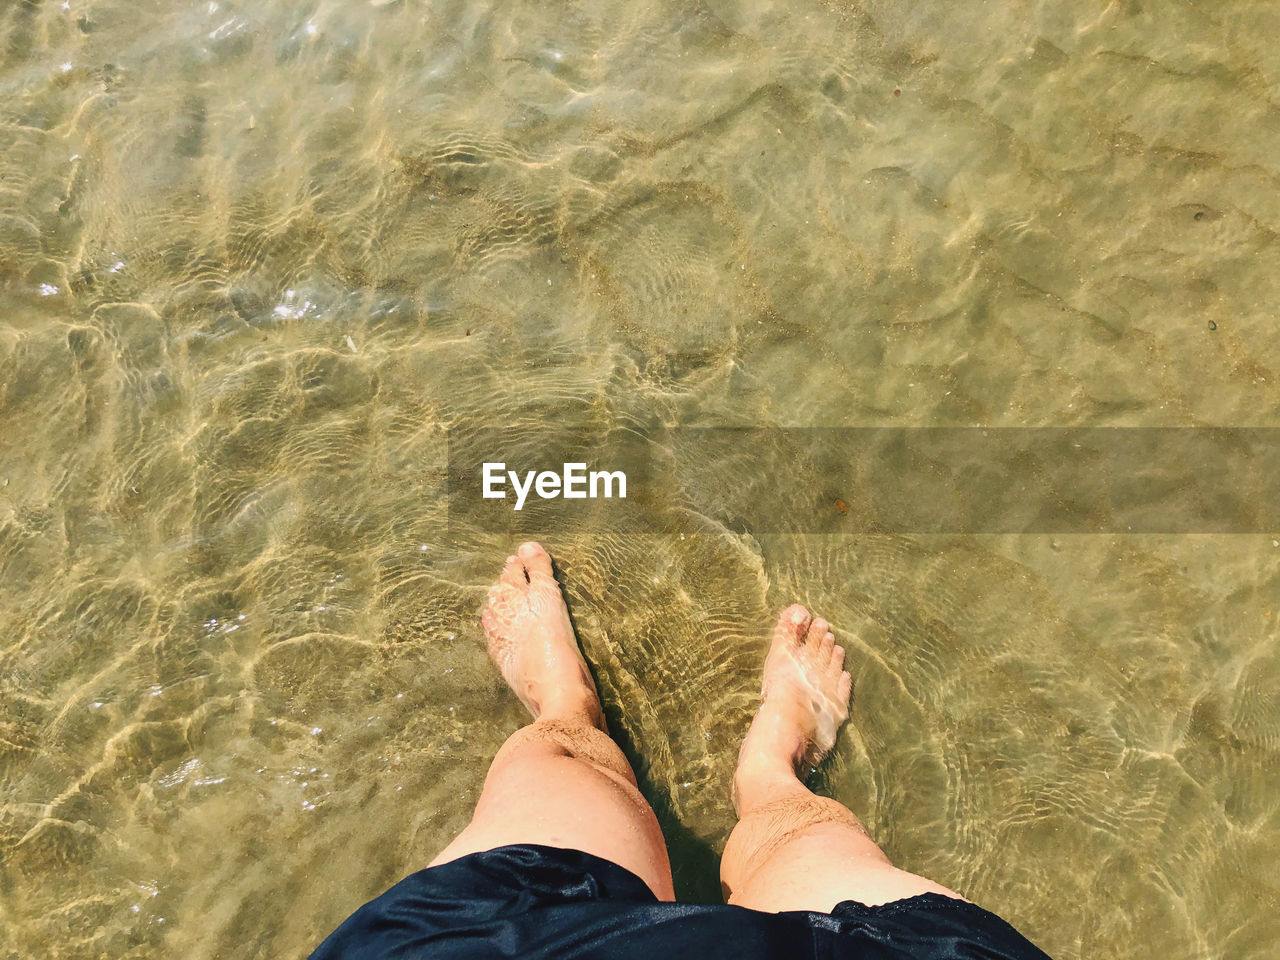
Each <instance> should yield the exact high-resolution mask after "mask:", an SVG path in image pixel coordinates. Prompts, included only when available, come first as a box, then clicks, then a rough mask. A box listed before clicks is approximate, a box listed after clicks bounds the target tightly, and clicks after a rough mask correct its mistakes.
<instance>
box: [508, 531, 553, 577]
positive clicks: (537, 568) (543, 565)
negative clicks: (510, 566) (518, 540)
mask: <svg viewBox="0 0 1280 960" xmlns="http://www.w3.org/2000/svg"><path fill="white" fill-rule="evenodd" d="M516 553H517V554H519V556H520V560H521V561H522V562H523V563H524V566H525V569H527V570H528V571H529V572H530V573H541V574H546V575H547V576H548V577H549V576H551V575H552V574H551V554H549V553H547V551H546V550H545V549H543V546H542V544H540V543H537V542H535V541H533V540H530V541H528V542H526V543H522V544H520V549H519V550H517V551H516Z"/></svg>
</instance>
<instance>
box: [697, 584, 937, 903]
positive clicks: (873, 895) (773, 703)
mask: <svg viewBox="0 0 1280 960" xmlns="http://www.w3.org/2000/svg"><path fill="white" fill-rule="evenodd" d="M843 664H844V650H843V648H841V647H840V646H839V645H838V644H837V643H836V642H835V636H834V634H832V633H831V631H830V626H829V624H828V623H827V622H826V621H825V620H823V619H822V618H821V617H818V618H816V619H814V618H811V617H810V616H809V614H808V611H806V610H805V609H804V608H803V607H801V606H799V605H798V604H796V605H793V606H791V607H788V608H787V609H786V610H784V611H783V612H782V615H781V617H780V618H779V620H778V625H777V627H776V628H775V629H774V635H773V643H772V645H771V646H770V649H769V654H768V657H767V658H766V660H765V667H764V681H763V684H762V687H761V699H762V702H761V706H760V711H759V713H757V714H756V717H755V719H754V720H753V721H752V724H751V728H750V730H749V731H748V732H747V737H746V739H745V740H744V741H743V745H742V751H741V753H740V754H739V758H738V768H737V771H736V772H735V774H734V802H735V805H736V807H737V810H738V816H739V821H738V825H737V826H736V827H735V828H734V830H733V833H732V834H731V835H730V837H729V842H728V845H727V846H726V847H725V851H724V857H723V858H722V860H721V866H720V877H721V882H722V885H723V886H724V889H725V891H726V894H727V896H728V899H729V902H730V903H733V904H737V905H739V906H744V907H750V908H752V909H755V910H764V911H767V912H771V913H777V912H781V911H784V910H813V911H817V912H824V913H825V912H829V911H830V910H831V908H832V907H834V906H835V905H836V904H837V903H839V902H841V901H842V900H856V901H858V902H859V903H863V904H866V905H868V906H870V905H874V904H879V903H886V902H888V901H890V900H900V899H903V898H906V897H911V896H915V895H916V894H921V893H930V892H932V893H939V894H943V895H945V896H949V897H957V898H959V894H956V893H953V892H952V891H951V890H948V889H947V888H946V887H943V886H941V885H940V884H937V883H934V882H933V881H931V880H927V879H925V878H924V877H918V876H916V875H915V874H911V873H908V872H907V871H905V870H900V869H898V868H897V867H895V866H893V864H891V863H890V862H889V858H888V857H886V856H885V855H884V853H883V852H882V851H881V850H880V848H879V847H877V846H876V844H875V843H874V842H873V841H872V839H871V838H870V837H869V836H868V835H867V832H866V830H865V829H864V828H863V826H862V824H861V822H860V821H859V820H858V818H857V817H856V816H854V814H853V813H852V812H851V811H850V810H848V809H847V808H846V807H844V806H842V805H841V804H840V803H838V802H836V801H835V800H832V799H830V798H827V797H818V796H815V795H814V794H813V793H812V792H810V791H809V790H808V789H807V788H806V787H805V786H804V784H803V783H801V781H800V779H799V778H798V777H797V775H796V771H797V769H798V768H799V767H801V766H802V765H808V764H811V763H816V762H818V761H819V760H820V759H821V758H822V756H823V755H825V754H826V752H827V751H828V750H830V749H831V747H832V745H833V744H834V743H835V735H836V731H837V730H838V729H839V726H840V724H841V723H843V722H844V720H845V719H846V718H847V717H848V713H849V694H850V683H851V681H850V677H849V674H848V673H846V672H845V671H844V669H843Z"/></svg>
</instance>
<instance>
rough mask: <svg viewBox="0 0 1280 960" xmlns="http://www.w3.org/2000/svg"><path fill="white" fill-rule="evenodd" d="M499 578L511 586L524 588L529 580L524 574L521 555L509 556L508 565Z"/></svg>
mask: <svg viewBox="0 0 1280 960" xmlns="http://www.w3.org/2000/svg"><path fill="white" fill-rule="evenodd" d="M498 580H499V582H501V583H505V584H506V585H507V586H509V587H516V588H523V587H524V586H525V585H526V584H527V583H528V582H529V580H528V578H527V577H526V576H525V574H524V564H522V563H521V562H520V558H519V557H507V565H506V566H505V567H503V568H502V575H501V576H500V577H498Z"/></svg>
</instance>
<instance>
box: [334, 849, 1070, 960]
mask: <svg viewBox="0 0 1280 960" xmlns="http://www.w3.org/2000/svg"><path fill="white" fill-rule="evenodd" d="M495 957H529V958H543V957H545V958H548V960H578V958H588V957H590V958H596V957H599V958H607V960H680V958H685V957H689V958H692V960H712V958H721V957H723V958H726V960H727V958H733V960H765V958H769V960H809V958H815V960H855V958H856V960H890V958H892V960H904V958H913V960H1048V958H1047V957H1046V955H1045V954H1044V953H1042V952H1041V951H1040V950H1039V949H1037V948H1036V947H1035V946H1034V945H1033V944H1032V943H1031V942H1030V941H1028V940H1027V939H1026V938H1025V937H1023V936H1022V935H1021V934H1019V933H1018V931H1016V930H1015V929H1013V927H1011V926H1009V924H1007V923H1005V922H1004V921H1003V920H1001V919H1000V918H999V917H997V916H996V915H995V914H992V913H988V912H987V911H986V910H983V909H982V908H981V907H978V906H975V905H973V904H971V903H966V902H964V901H963V900H955V899H952V898H951V897H944V896H940V895H939V894H936V893H926V894H923V895H921V896H918V897H911V898H909V899H907V900H896V901H894V902H892V903H886V904H883V905H881V906H878V907H866V906H863V905H862V904H860V903H855V902H853V901H852V900H846V901H845V902H844V903H841V904H838V905H837V906H836V908H835V909H834V910H833V911H832V912H831V913H809V912H803V911H796V912H789V913H760V912H758V911H756V910H746V909H744V908H742V907H731V906H726V905H723V904H698V903H662V902H660V901H659V900H658V899H657V898H656V897H655V896H654V895H653V893H652V892H651V891H650V890H649V888H648V887H647V886H646V885H645V883H644V881H643V880H641V879H640V878H639V877H637V876H636V875H635V874H634V873H631V872H630V871H629V870H625V869H623V868H622V867H620V866H618V865H617V864H615V863H610V862H609V861H608V860H602V859H600V858H599V857H595V856H592V855H591V854H589V853H583V852H581V851H579V850H561V849H557V848H555V847H543V846H532V845H526V844H521V845H517V846H510V847H499V848H497V849H496V850H487V851H485V852H484V853H476V854H472V855H471V856H467V857H462V858H461V859H459V860H454V861H453V862H451V863H445V864H441V865H440V866H438V867H430V868H428V869H426V870H420V871H418V872H417V873H415V874H412V875H411V876H409V877H406V878H405V879H404V880H401V881H400V882H399V883H397V884H396V885H395V886H394V887H392V888H391V889H390V890H388V891H387V892H386V893H384V894H383V895H382V896H380V897H378V898H377V899H376V900H371V901H370V902H369V903H366V904H365V905H364V906H363V907H361V908H360V909H359V910H357V911H356V912H355V913H353V914H352V915H351V916H350V917H348V918H347V919H346V920H345V921H344V922H343V924H342V925H341V926H340V927H338V929H337V930H335V931H334V932H333V933H332V934H330V935H329V937H328V939H326V940H325V941H324V943H322V944H320V946H319V947H318V948H317V949H316V951H315V952H314V953H313V954H311V958H310V960H393V958H394V960H427V958H430V960H464V958H465V960H472V958H474V960H482V958H483V960H493V958H495Z"/></svg>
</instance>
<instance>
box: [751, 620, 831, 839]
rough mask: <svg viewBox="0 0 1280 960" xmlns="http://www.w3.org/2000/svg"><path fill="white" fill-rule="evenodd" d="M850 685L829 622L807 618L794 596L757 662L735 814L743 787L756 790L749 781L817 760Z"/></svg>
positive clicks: (787, 774)
mask: <svg viewBox="0 0 1280 960" xmlns="http://www.w3.org/2000/svg"><path fill="white" fill-rule="evenodd" d="M852 685H853V680H852V678H851V677H850V676H849V674H848V673H847V672H846V671H845V669H844V648H843V647H841V646H840V645H839V644H837V643H836V638H835V634H833V633H832V632H831V625H830V624H829V623H827V621H826V620H824V619H822V617H817V618H810V616H809V611H807V610H806V609H805V608H804V607H802V606H800V604H798V603H796V604H792V605H791V606H789V607H787V609H785V610H783V611H782V614H781V616H779V617H778V625H777V626H776V627H774V629H773V644H772V645H771V646H770V647H769V654H768V656H767V657H766V658H765V661H764V679H763V681H762V682H761V684H760V701H761V702H760V712H759V713H757V714H756V717H755V719H754V720H753V721H752V722H751V729H750V730H748V731H747V736H746V739H745V740H743V742H742V750H741V752H740V753H739V754H738V769H737V772H736V773H735V774H734V801H735V804H736V805H737V806H738V809H739V812H740V813H741V812H742V808H743V804H744V803H746V804H747V805H750V800H751V797H750V796H749V795H750V794H752V793H756V792H763V791H757V790H756V789H755V788H757V787H765V786H766V785H767V784H770V783H773V782H776V781H777V779H778V778H784V779H786V778H794V777H795V776H796V774H797V773H798V772H799V771H801V770H802V769H803V768H804V767H806V766H810V765H816V764H818V763H819V762H821V760H822V758H823V757H824V756H826V755H827V751H829V750H830V749H831V748H832V746H834V745H835V742H836V731H837V730H839V729H840V725H841V724H842V723H844V721H845V720H846V719H847V718H848V716H849V693H850V690H851V688H852Z"/></svg>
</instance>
